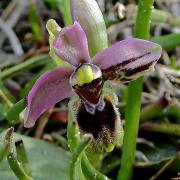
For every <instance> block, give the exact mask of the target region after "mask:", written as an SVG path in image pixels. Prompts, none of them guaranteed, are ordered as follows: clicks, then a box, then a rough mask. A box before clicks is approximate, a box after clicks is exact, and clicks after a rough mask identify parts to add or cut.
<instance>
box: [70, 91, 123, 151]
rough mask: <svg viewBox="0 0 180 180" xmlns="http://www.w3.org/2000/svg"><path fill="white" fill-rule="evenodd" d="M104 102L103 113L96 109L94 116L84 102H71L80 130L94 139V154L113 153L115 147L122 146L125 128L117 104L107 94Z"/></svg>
mask: <svg viewBox="0 0 180 180" xmlns="http://www.w3.org/2000/svg"><path fill="white" fill-rule="evenodd" d="M111 94H112V93H111ZM113 96H114V95H113ZM77 99H79V98H77ZM104 101H105V107H104V109H103V110H102V111H100V110H98V109H96V111H95V114H94V115H93V114H90V113H88V112H87V111H86V108H85V106H84V103H83V102H82V101H79V103H77V102H78V100H76V101H74V102H73V101H70V105H71V106H70V107H71V108H72V109H73V113H74V116H73V117H74V120H75V122H77V125H78V128H79V129H80V131H81V132H82V133H86V134H90V135H92V137H93V141H92V143H91V147H90V150H91V151H94V152H102V151H104V150H105V151H112V149H113V148H114V146H115V145H118V144H119V145H121V144H122V138H123V128H122V126H121V122H120V116H119V113H118V110H117V108H116V107H115V104H116V103H115V102H114V100H113V98H112V97H111V96H110V95H106V94H105V98H104Z"/></svg>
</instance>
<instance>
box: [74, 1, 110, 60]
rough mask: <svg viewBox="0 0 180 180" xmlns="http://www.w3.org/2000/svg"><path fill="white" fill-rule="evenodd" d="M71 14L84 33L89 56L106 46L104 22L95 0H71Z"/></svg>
mask: <svg viewBox="0 0 180 180" xmlns="http://www.w3.org/2000/svg"><path fill="white" fill-rule="evenodd" d="M71 14H72V17H73V21H78V22H79V23H80V25H81V26H82V28H83V30H84V31H85V33H86V36H87V39H88V45H89V51H90V55H91V57H92V56H94V55H95V54H97V53H98V52H100V51H101V50H103V49H105V48H107V47H108V40H107V32H106V26H105V22H104V19H103V15H102V13H101V11H100V9H99V7H98V4H97V2H96V1H95V0H71Z"/></svg>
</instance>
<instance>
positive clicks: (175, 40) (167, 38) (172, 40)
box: [151, 33, 180, 50]
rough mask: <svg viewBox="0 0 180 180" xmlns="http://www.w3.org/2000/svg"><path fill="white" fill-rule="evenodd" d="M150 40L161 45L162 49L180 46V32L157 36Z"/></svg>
mask: <svg viewBox="0 0 180 180" xmlns="http://www.w3.org/2000/svg"><path fill="white" fill-rule="evenodd" d="M151 41H153V42H155V43H157V44H159V45H161V46H162V47H163V48H164V49H166V50H170V49H174V48H175V47H177V46H180V33H172V34H168V35H164V36H160V37H157V38H152V39H151Z"/></svg>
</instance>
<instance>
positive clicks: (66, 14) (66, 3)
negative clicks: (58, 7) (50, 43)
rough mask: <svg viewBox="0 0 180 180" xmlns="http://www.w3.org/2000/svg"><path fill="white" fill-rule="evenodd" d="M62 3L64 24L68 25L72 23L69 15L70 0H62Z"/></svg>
mask: <svg viewBox="0 0 180 180" xmlns="http://www.w3.org/2000/svg"><path fill="white" fill-rule="evenodd" d="M62 4H63V12H64V16H63V17H64V22H65V24H66V26H69V25H71V24H72V19H71V16H70V14H71V13H70V9H71V8H70V0H62Z"/></svg>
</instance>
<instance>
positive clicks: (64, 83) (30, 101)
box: [24, 67, 72, 128]
mask: <svg viewBox="0 0 180 180" xmlns="http://www.w3.org/2000/svg"><path fill="white" fill-rule="evenodd" d="M71 74H72V69H71V68H69V67H60V68H57V69H55V70H53V71H49V72H46V73H45V74H44V75H42V76H41V77H40V78H39V79H38V80H37V81H36V83H35V84H34V86H33V88H32V89H31V91H30V92H29V95H28V97H27V107H26V111H25V121H24V126H25V127H27V128H30V127H32V126H34V124H35V122H36V120H37V118H38V117H39V116H40V115H41V114H42V113H44V112H45V111H47V110H48V109H49V108H51V107H53V106H54V105H55V104H56V103H57V102H59V101H61V100H63V99H65V98H68V97H69V96H71V95H72V89H71V86H70V83H69V77H70V75H71Z"/></svg>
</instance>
